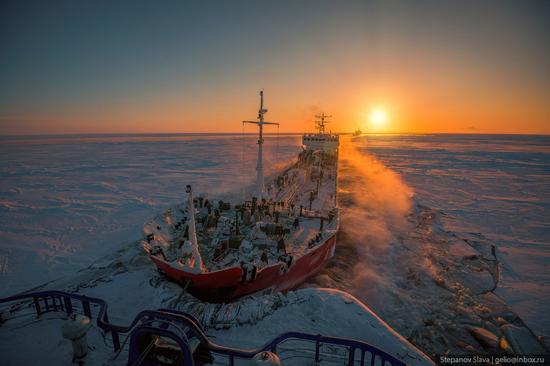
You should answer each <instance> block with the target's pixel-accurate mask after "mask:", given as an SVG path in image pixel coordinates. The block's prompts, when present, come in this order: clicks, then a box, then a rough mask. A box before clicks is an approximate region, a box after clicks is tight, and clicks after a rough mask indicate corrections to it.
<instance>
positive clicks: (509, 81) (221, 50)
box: [0, 0, 550, 135]
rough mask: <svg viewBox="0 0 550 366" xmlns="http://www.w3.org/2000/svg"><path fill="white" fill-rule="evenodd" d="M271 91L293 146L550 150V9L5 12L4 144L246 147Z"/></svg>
mask: <svg viewBox="0 0 550 366" xmlns="http://www.w3.org/2000/svg"><path fill="white" fill-rule="evenodd" d="M261 89H263V90H264V93H265V99H266V101H265V102H266V107H267V109H268V110H269V112H268V114H267V115H266V117H267V119H268V120H270V121H274V122H279V123H281V127H280V130H281V132H304V131H311V130H312V129H313V120H314V115H315V114H317V113H320V112H322V111H323V112H326V113H329V114H331V115H332V116H333V118H332V122H331V124H329V125H328V129H330V130H332V131H338V132H346V131H353V130H355V129H357V128H360V129H362V130H363V131H365V132H380V133H385V132H388V133H399V132H400V133H538V134H550V2H548V1H539V0H516V1H507V0H495V1H486V0H475V1H474V0H464V1H444V0H438V1H435V0H434V1H425V0H419V1H406V0H404V1H390V0H388V1H367V0H364V1H323V0H312V1H306V0H303V1H266V0H256V1H209V0H207V1H193V2H185V1H168V0H162V1H137V0H135V1H122V0H116V1H108V0H95V1H87V0H76V1H75V0H72V1H55V0H52V1H24V0H22V1H11V0H4V1H2V2H1V3H0V135H12V134H63V133H68V134H74V133H77V134H79V133H175V132H193V133H196V132H241V131H242V128H243V127H242V124H241V121H242V120H246V119H253V118H255V117H256V115H257V110H258V101H259V97H258V92H259V90H261ZM373 110H378V111H380V110H382V111H384V113H385V115H386V116H387V117H386V119H385V121H383V123H373V121H372V120H370V118H369V116H370V115H371V114H372V111H373ZM245 132H254V127H253V126H247V127H245Z"/></svg>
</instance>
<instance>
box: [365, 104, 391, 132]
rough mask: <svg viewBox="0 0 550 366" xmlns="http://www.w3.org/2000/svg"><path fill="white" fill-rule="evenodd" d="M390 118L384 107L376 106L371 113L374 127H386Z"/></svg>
mask: <svg viewBox="0 0 550 366" xmlns="http://www.w3.org/2000/svg"><path fill="white" fill-rule="evenodd" d="M387 120H388V114H387V113H386V111H385V110H384V109H382V108H375V109H373V110H372V111H371V113H370V115H369V122H370V124H371V126H372V128H374V129H376V130H379V129H382V128H383V127H385V125H386V122H387Z"/></svg>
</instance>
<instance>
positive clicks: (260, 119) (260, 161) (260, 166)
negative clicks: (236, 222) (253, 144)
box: [243, 90, 279, 199]
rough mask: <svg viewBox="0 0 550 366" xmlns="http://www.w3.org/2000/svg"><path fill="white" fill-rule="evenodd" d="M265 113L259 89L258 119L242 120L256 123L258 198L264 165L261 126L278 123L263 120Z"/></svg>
mask: <svg viewBox="0 0 550 366" xmlns="http://www.w3.org/2000/svg"><path fill="white" fill-rule="evenodd" d="M266 113H267V109H265V108H264V91H263V90H262V91H260V110H259V111H258V121H243V124H244V123H251V124H255V125H258V129H259V131H258V161H257V164H256V194H257V196H258V198H260V199H261V198H263V195H264V166H263V144H264V135H263V130H264V129H263V126H264V125H277V126H278V125H279V124H278V123H276V122H265V121H264V114H266Z"/></svg>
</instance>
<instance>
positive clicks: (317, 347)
mask: <svg viewBox="0 0 550 366" xmlns="http://www.w3.org/2000/svg"><path fill="white" fill-rule="evenodd" d="M320 337H321V335H320V334H318V335H317V340H316V341H315V363H316V364H319V362H321V357H320V356H319V349H320V348H321V342H320V341H319V338H320Z"/></svg>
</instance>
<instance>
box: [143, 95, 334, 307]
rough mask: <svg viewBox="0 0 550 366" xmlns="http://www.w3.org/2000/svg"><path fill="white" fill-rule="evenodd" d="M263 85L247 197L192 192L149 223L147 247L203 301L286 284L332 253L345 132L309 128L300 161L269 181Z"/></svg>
mask: <svg viewBox="0 0 550 366" xmlns="http://www.w3.org/2000/svg"><path fill="white" fill-rule="evenodd" d="M266 113H267V109H265V108H264V97H263V91H262V92H260V109H259V111H258V120H257V121H243V123H252V124H256V125H257V126H258V128H259V133H258V158H257V167H256V173H257V176H256V189H255V192H254V194H253V195H251V196H250V197H249V198H248V199H246V200H238V199H235V200H232V202H225V201H222V200H220V199H214V198H210V197H206V196H205V195H198V197H195V196H194V195H193V190H192V188H191V186H187V190H186V194H187V202H185V203H182V204H179V205H176V206H174V207H171V208H170V209H168V210H167V211H166V212H164V213H163V214H162V215H159V216H157V217H155V218H154V219H152V220H151V221H149V222H147V223H146V224H145V226H144V239H143V240H142V241H141V243H142V245H143V248H144V249H145V251H146V252H147V253H148V254H149V257H150V258H151V260H152V261H153V262H154V264H155V265H156V266H157V268H158V270H159V271H160V272H161V273H163V274H165V275H166V276H167V277H169V278H171V279H172V280H174V281H176V282H178V283H180V284H181V285H182V286H183V287H184V288H185V289H186V290H187V291H188V292H189V293H191V294H192V295H193V296H195V297H197V298H198V299H200V300H203V301H209V302H227V301H232V300H234V299H237V298H239V297H241V296H244V295H248V294H251V293H255V292H258V291H262V290H265V291H270V292H277V291H283V292H284V291H288V290H291V289H294V288H296V287H297V286H298V285H300V284H301V283H303V282H304V281H305V280H307V279H308V278H309V277H311V276H312V275H314V274H315V273H316V272H318V271H319V270H320V269H321V268H322V267H323V266H324V264H325V263H326V262H327V261H328V260H329V259H330V258H331V257H332V256H333V255H334V250H335V246H336V233H337V232H338V227H339V210H338V207H337V205H336V202H337V200H336V192H337V174H338V149H339V136H338V135H334V134H332V133H326V132H325V124H326V123H327V119H328V117H329V116H327V115H325V114H321V115H318V116H316V127H317V129H318V132H317V133H314V134H304V135H303V137H302V144H303V150H302V151H301V152H300V153H299V155H298V157H297V161H296V162H295V163H294V164H292V165H291V166H289V167H288V168H286V169H284V170H283V171H281V172H280V173H279V174H277V175H276V176H274V177H273V178H270V179H267V182H264V172H263V151H262V150H263V144H264V139H263V128H264V126H265V125H278V123H274V122H266V121H264V115H265V114H266Z"/></svg>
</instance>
